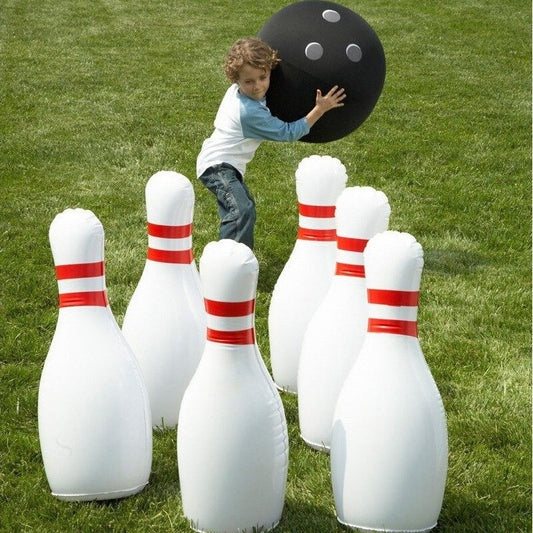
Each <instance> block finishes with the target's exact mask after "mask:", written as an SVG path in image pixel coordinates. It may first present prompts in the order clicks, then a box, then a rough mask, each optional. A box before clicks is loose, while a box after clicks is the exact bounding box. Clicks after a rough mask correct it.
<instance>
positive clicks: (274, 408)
mask: <svg viewBox="0 0 533 533" xmlns="http://www.w3.org/2000/svg"><path fill="white" fill-rule="evenodd" d="M258 270H259V267H258V263H257V260H256V258H255V256H254V254H253V253H252V251H251V250H250V249H249V248H248V247H247V246H246V245H244V244H242V243H237V242H235V241H232V240H228V239H224V240H221V241H219V242H211V243H209V244H208V245H207V246H206V247H205V249H204V252H203V254H202V257H201V259H200V276H201V281H202V287H203V292H204V297H205V307H206V310H207V320H208V322H207V341H206V345H205V349H204V353H203V356H202V359H201V361H200V364H199V366H198V370H197V371H196V373H195V375H194V377H193V378H192V380H191V382H190V384H189V387H188V388H187V390H186V392H185V395H184V397H183V402H182V405H181V410H180V417H179V424H178V445H177V451H178V466H179V478H180V487H181V494H182V501H183V512H184V514H185V516H186V517H187V518H188V519H189V520H190V523H191V527H192V528H193V529H194V530H196V531H206V532H207V531H209V532H218V533H233V532H235V533H237V532H244V531H249V532H251V531H252V530H253V531H255V530H257V531H266V530H269V529H271V528H273V527H274V526H275V525H276V524H277V523H278V521H279V520H280V517H281V513H282V510H283V504H284V499H285V485H286V480H287V466H288V435H287V424H286V421H285V413H284V410H283V405H282V403H281V399H280V397H279V393H278V391H277V390H276V388H275V386H274V383H273V381H272V378H271V377H270V375H269V374H268V371H267V370H266V367H265V365H264V363H263V361H262V359H261V355H260V353H259V350H258V347H257V344H256V341H255V326H254V307H255V293H256V287H257V277H258ZM253 528H256V529H253Z"/></svg>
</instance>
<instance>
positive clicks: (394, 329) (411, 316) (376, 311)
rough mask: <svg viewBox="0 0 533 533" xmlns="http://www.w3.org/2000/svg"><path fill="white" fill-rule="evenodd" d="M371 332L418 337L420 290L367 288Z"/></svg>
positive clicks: (369, 329)
mask: <svg viewBox="0 0 533 533" xmlns="http://www.w3.org/2000/svg"><path fill="white" fill-rule="evenodd" d="M367 296H368V304H369V318H368V329H367V331H368V332H369V333H389V334H392V335H407V336H409V337H418V325H417V321H416V314H417V311H418V297H419V293H418V291H398V290H388V289H367Z"/></svg>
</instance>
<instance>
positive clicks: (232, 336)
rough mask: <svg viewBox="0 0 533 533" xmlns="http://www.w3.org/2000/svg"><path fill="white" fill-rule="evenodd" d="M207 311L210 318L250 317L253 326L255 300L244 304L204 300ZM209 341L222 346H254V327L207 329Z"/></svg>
mask: <svg viewBox="0 0 533 533" xmlns="http://www.w3.org/2000/svg"><path fill="white" fill-rule="evenodd" d="M204 303H205V310H206V312H207V314H208V318H209V316H214V317H222V318H230V319H231V318H244V317H249V319H250V322H251V323H252V324H253V320H252V319H253V312H254V309H255V300H248V301H244V302H220V301H216V300H209V299H207V298H204ZM207 340H208V341H212V342H218V343H222V344H239V345H244V344H254V343H255V329H254V328H253V327H251V328H246V329H238V330H227V329H215V328H210V327H207Z"/></svg>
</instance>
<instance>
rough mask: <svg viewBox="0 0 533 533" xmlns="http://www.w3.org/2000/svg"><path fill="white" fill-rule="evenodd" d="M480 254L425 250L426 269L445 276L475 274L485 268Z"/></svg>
mask: <svg viewBox="0 0 533 533" xmlns="http://www.w3.org/2000/svg"><path fill="white" fill-rule="evenodd" d="M484 264H485V262H484V260H483V258H482V257H481V256H480V255H479V254H474V253H471V252H467V251H464V250H440V249H435V248H430V249H427V250H424V268H425V269H426V270H428V271H430V272H434V273H436V274H441V275H445V276H458V275H461V274H468V273H470V272H474V271H475V270H477V269H478V268H480V267H482V266H484Z"/></svg>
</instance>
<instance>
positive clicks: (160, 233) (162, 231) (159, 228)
mask: <svg viewBox="0 0 533 533" xmlns="http://www.w3.org/2000/svg"><path fill="white" fill-rule="evenodd" d="M148 235H151V236H152V237H163V238H165V239H183V238H184V237H190V236H191V235H192V223H191V224H184V225H183V226H164V225H162V224H153V223H152V222H148Z"/></svg>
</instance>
